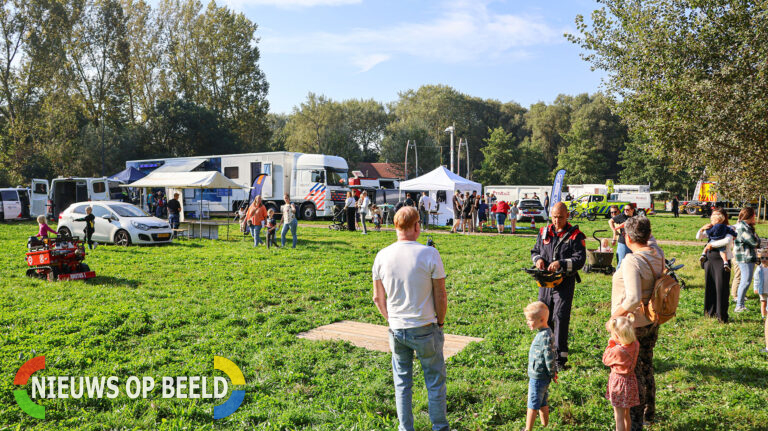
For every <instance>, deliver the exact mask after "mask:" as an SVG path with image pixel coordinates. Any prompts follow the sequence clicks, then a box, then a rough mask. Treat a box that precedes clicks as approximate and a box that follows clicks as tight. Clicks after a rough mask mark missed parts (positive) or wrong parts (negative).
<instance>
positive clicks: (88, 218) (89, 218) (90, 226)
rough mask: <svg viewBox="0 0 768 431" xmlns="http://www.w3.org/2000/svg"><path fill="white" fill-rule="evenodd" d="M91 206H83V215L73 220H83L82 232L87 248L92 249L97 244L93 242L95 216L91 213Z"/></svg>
mask: <svg viewBox="0 0 768 431" xmlns="http://www.w3.org/2000/svg"><path fill="white" fill-rule="evenodd" d="M92 213H93V208H92V207H90V206H88V207H86V208H85V214H86V215H85V217H82V218H77V219H74V220H73V221H84V222H85V229H83V234H84V235H85V242H86V243H87V244H88V248H89V249H91V250H93V249H94V248H96V246H97V245H98V244H96V243H94V242H93V239H92V237H93V232H94V231H95V226H96V216H94V215H93V214H92Z"/></svg>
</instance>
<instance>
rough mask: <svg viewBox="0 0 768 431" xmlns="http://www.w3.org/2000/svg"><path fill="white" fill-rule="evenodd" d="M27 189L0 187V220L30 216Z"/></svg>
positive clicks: (20, 218)
mask: <svg viewBox="0 0 768 431" xmlns="http://www.w3.org/2000/svg"><path fill="white" fill-rule="evenodd" d="M29 211H30V208H29V189H25V188H21V187H16V188H3V189H0V221H3V220H22V219H27V218H29V217H30V212H29Z"/></svg>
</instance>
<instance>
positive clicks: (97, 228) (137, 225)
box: [58, 201, 173, 246]
mask: <svg viewBox="0 0 768 431" xmlns="http://www.w3.org/2000/svg"><path fill="white" fill-rule="evenodd" d="M88 206H90V207H92V208H93V215H94V216H95V217H96V220H95V221H94V232H93V238H92V239H93V241H95V242H98V243H114V244H117V245H122V246H127V245H131V244H167V243H170V242H171V240H172V237H173V231H172V230H171V226H170V225H169V224H168V221H166V220H163V219H159V218H157V217H153V216H150V215H149V214H147V213H146V212H144V210H142V209H141V208H139V207H137V206H136V205H131V204H128V203H124V202H115V201H106V202H105V201H97V202H96V201H91V202H78V203H76V204H72V205H70V206H69V208H67V209H66V210H64V211H63V212H61V213H60V214H59V224H58V228H59V233H60V234H62V235H72V236H73V237H76V238H81V239H82V238H83V237H84V236H85V235H84V234H83V231H84V230H85V222H84V221H75V220H76V219H80V218H83V217H85V209H86V208H87V207H88Z"/></svg>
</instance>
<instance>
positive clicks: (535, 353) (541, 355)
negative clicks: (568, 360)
mask: <svg viewBox="0 0 768 431" xmlns="http://www.w3.org/2000/svg"><path fill="white" fill-rule="evenodd" d="M555 356H556V354H555V340H554V337H553V336H552V330H551V329H549V328H539V331H538V332H537V333H536V336H535V337H534V338H533V342H532V343H531V350H529V351H528V377H530V378H532V379H542V380H543V379H549V380H551V379H552V378H553V377H555V373H556V372H557V370H556V369H555V366H556V364H555Z"/></svg>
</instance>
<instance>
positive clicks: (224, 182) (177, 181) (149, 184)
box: [122, 169, 246, 239]
mask: <svg viewBox="0 0 768 431" xmlns="http://www.w3.org/2000/svg"><path fill="white" fill-rule="evenodd" d="M157 171H159V172H157ZM157 171H156V172H152V173H150V174H149V175H147V176H146V177H144V178H142V179H140V180H138V181H136V182H134V183H131V184H124V185H122V187H138V188H153V187H165V188H170V189H201V190H202V189H243V188H246V187H243V186H241V185H240V184H237V183H235V182H233V181H232V180H230V179H229V178H227V177H225V176H224V175H222V173H221V172H217V171H195V172H173V171H170V172H169V171H166V172H163V171H161V170H160V169H158V170H157ZM201 196H202V195H201ZM227 199H229V196H228V197H227ZM227 208H229V202H227ZM181 213H182V221H184V220H183V214H184V208H183V202H182V209H181ZM202 213H203V200H202V199H200V212H198V215H199V214H202ZM227 220H229V217H227ZM211 223H216V222H206V225H208V226H209V227H207V228H204V227H203V218H202V217H198V221H197V223H195V224H196V225H197V228H196V231H195V230H193V228H192V225H193V223H189V226H190V231H189V232H188V233H189V236H190V237H192V238H196V237H195V236H193V233H197V235H200V236H202V237H205V238H211V239H218V237H219V227H218V223H216V227H215V229H214V228H212V227H210V225H211ZM226 224H227V237H229V222H227V223H226ZM214 231H215V233H214ZM206 234H207V236H205V235H206ZM214 235H215V237H213V236H214Z"/></svg>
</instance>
